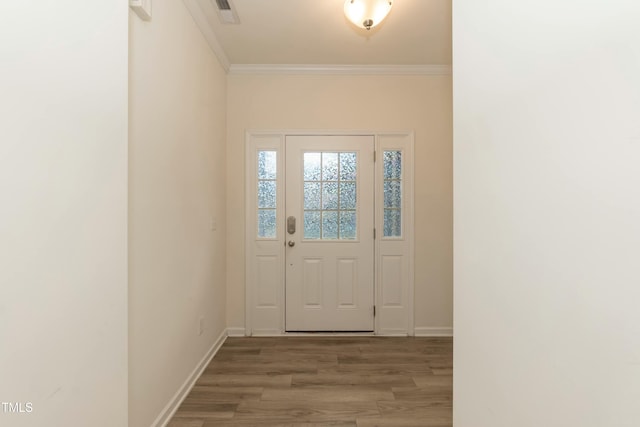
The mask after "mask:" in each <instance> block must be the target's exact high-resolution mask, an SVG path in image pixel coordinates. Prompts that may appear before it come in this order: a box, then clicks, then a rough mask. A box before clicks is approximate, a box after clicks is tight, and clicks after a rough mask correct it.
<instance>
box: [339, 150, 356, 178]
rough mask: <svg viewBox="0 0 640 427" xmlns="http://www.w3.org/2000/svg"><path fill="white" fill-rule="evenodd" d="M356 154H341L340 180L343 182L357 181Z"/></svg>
mask: <svg viewBox="0 0 640 427" xmlns="http://www.w3.org/2000/svg"><path fill="white" fill-rule="evenodd" d="M356 167H357V159H356V153H340V179H341V180H343V181H355V180H356Z"/></svg>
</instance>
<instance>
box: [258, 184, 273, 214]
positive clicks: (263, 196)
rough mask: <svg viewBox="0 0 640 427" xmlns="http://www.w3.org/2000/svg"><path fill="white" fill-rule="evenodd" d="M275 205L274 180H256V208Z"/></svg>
mask: <svg viewBox="0 0 640 427" xmlns="http://www.w3.org/2000/svg"><path fill="white" fill-rule="evenodd" d="M275 207H276V182H275V181H258V208H273V209H275Z"/></svg>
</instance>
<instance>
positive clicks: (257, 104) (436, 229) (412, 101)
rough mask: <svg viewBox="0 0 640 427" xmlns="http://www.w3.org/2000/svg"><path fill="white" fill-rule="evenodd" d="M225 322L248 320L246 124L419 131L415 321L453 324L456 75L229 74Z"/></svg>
mask: <svg viewBox="0 0 640 427" xmlns="http://www.w3.org/2000/svg"><path fill="white" fill-rule="evenodd" d="M228 82H229V83H228V103H227V105H228V110H227V114H228V122H227V125H228V129H227V138H228V143H227V160H228V168H227V194H228V197H227V200H228V206H227V215H228V219H229V223H228V230H227V232H228V234H227V324H228V326H229V327H244V311H245V310H244V307H245V305H244V304H245V291H244V256H245V248H244V177H245V175H244V161H245V158H244V153H245V149H244V145H245V140H244V138H245V130H247V129H255V130H263V129H315V130H324V129H327V130H334V129H345V130H353V129H358V130H414V131H415V165H416V174H415V187H416V191H415V197H416V199H415V205H416V209H415V218H416V219H415V222H416V226H415V257H416V262H415V264H416V267H415V289H416V290H415V300H416V306H415V313H416V314H415V324H416V326H417V327H437V326H442V327H450V326H451V325H452V146H451V138H452V136H451V128H452V123H451V121H452V118H451V77H450V76H327V75H304V76H302V75H229V76H228Z"/></svg>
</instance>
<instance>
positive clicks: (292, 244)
mask: <svg viewBox="0 0 640 427" xmlns="http://www.w3.org/2000/svg"><path fill="white" fill-rule="evenodd" d="M295 245H296V242H294V241H293V240H289V247H290V248H292V247H294V246H295Z"/></svg>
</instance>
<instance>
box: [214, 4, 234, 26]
mask: <svg viewBox="0 0 640 427" xmlns="http://www.w3.org/2000/svg"><path fill="white" fill-rule="evenodd" d="M215 2H216V6H218V15H219V16H220V21H222V22H223V23H225V24H238V23H240V21H239V20H238V15H236V12H235V10H233V8H232V7H231V5H232V4H231V0H215Z"/></svg>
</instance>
